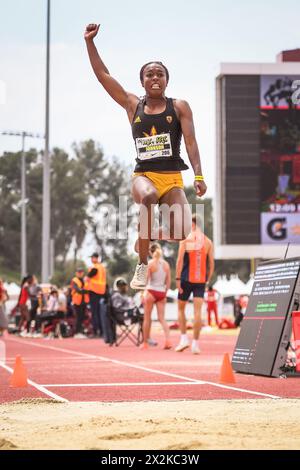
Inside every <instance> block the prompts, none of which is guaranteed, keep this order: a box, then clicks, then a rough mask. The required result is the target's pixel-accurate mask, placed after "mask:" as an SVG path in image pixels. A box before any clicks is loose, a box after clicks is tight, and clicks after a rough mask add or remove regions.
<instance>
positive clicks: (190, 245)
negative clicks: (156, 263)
mask: <svg viewBox="0 0 300 470" xmlns="http://www.w3.org/2000/svg"><path fill="white" fill-rule="evenodd" d="M197 219H198V218H197V216H196V214H195V215H193V217H192V231H191V233H190V234H189V236H188V237H187V238H186V239H185V240H183V241H182V242H180V245H179V251H178V257H177V263H176V286H177V289H178V320H179V327H180V331H181V338H180V342H179V345H178V346H177V348H176V349H175V350H176V351H177V352H182V351H184V350H185V349H187V348H188V347H189V345H190V343H189V340H188V337H187V334H186V317H185V306H186V303H187V301H188V299H189V297H190V295H191V293H193V303H194V335H193V342H192V353H193V354H199V353H200V349H199V345H198V340H199V335H200V330H201V310H202V304H203V298H204V292H205V285H206V283H207V282H208V283H209V282H210V280H211V278H212V275H213V272H214V267H215V263H214V254H213V242H212V241H211V240H210V239H209V238H208V237H207V236H206V235H204V233H203V232H202V230H201V228H200V222H199V221H198V220H197ZM207 263H208V264H209V269H208V270H207Z"/></svg>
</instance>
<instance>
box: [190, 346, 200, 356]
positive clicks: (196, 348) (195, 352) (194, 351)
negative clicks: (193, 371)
mask: <svg viewBox="0 0 300 470" xmlns="http://www.w3.org/2000/svg"><path fill="white" fill-rule="evenodd" d="M191 349H192V354H200V348H199V346H198V344H192V348H191Z"/></svg>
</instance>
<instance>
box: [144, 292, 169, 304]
mask: <svg viewBox="0 0 300 470" xmlns="http://www.w3.org/2000/svg"><path fill="white" fill-rule="evenodd" d="M148 292H150V294H151V295H153V297H154V299H155V302H159V301H160V300H164V299H165V298H166V295H167V293H166V292H161V291H158V290H152V289H148Z"/></svg>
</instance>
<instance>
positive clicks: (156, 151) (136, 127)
mask: <svg viewBox="0 0 300 470" xmlns="http://www.w3.org/2000/svg"><path fill="white" fill-rule="evenodd" d="M145 104H146V97H144V98H143V99H141V100H140V102H139V104H138V105H137V108H136V112H135V115H134V117H133V120H132V136H133V138H134V141H135V146H136V151H137V158H136V162H137V163H136V166H135V169H134V171H135V172H140V171H155V172H160V171H181V170H188V168H189V167H188V166H187V165H186V164H185V163H184V161H183V160H182V158H180V143H181V137H182V130H181V124H180V121H179V119H178V117H177V115H176V112H175V109H174V104H173V99H172V98H167V104H166V109H165V111H163V112H162V113H159V114H146V113H145V112H144V106H145Z"/></svg>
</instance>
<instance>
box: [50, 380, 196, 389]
mask: <svg viewBox="0 0 300 470" xmlns="http://www.w3.org/2000/svg"><path fill="white" fill-rule="evenodd" d="M203 384H205V382H201V381H199V382H120V383H102V384H99V383H97V384H45V385H43V387H47V388H48V387H50V388H52V387H53V388H54V387H58V388H59V387H141V386H143V387H156V386H159V387H161V386H162V385H203Z"/></svg>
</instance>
